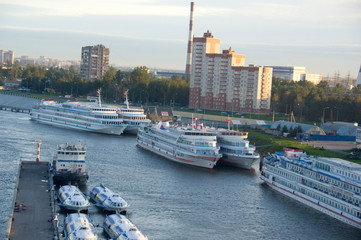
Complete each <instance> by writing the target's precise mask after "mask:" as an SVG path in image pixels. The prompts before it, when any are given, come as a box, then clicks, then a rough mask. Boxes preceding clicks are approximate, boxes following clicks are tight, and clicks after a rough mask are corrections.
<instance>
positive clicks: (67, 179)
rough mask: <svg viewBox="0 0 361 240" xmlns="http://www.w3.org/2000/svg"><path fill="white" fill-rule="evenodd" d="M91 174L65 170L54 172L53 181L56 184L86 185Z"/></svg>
mask: <svg viewBox="0 0 361 240" xmlns="http://www.w3.org/2000/svg"><path fill="white" fill-rule="evenodd" d="M88 178H89V176H88V174H87V173H80V174H79V173H65V172H54V173H53V181H54V184H55V185H60V186H62V185H67V184H69V183H70V184H72V185H85V184H86V182H87V180H88Z"/></svg>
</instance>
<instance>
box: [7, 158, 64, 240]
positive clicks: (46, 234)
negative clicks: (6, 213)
mask: <svg viewBox="0 0 361 240" xmlns="http://www.w3.org/2000/svg"><path fill="white" fill-rule="evenodd" d="M51 186H52V183H51V180H50V179H49V163H48V162H39V163H36V162H35V161H32V162H31V161H21V162H20V169H19V173H18V180H17V184H16V189H15V196H14V201H13V206H12V213H11V214H10V219H9V224H8V236H7V238H6V239H9V240H10V239H11V240H23V239H38V240H42V239H44V240H45V239H46V240H49V239H54V238H57V237H56V231H55V228H54V225H55V224H56V223H54V221H53V220H52V219H53V216H54V215H53V209H54V208H53V206H54V201H53V195H52V190H51Z"/></svg>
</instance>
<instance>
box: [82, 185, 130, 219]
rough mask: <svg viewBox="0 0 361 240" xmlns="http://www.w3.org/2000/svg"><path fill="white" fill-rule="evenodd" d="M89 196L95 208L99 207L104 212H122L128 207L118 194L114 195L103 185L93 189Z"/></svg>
mask: <svg viewBox="0 0 361 240" xmlns="http://www.w3.org/2000/svg"><path fill="white" fill-rule="evenodd" d="M89 195H90V198H91V199H92V200H93V201H94V202H95V205H96V206H98V207H101V208H103V209H104V210H106V211H119V212H122V211H125V210H126V209H127V207H128V203H127V202H126V201H125V200H124V199H123V198H122V197H121V196H120V195H119V194H117V193H114V192H113V191H112V190H110V189H109V188H107V187H105V186H104V185H103V184H100V185H99V186H96V187H94V188H93V189H92V190H91V191H90V194H89Z"/></svg>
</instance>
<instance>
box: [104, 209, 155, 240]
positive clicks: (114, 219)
mask: <svg viewBox="0 0 361 240" xmlns="http://www.w3.org/2000/svg"><path fill="white" fill-rule="evenodd" d="M103 227H104V231H105V232H106V233H107V234H108V235H109V237H110V238H111V239H116V240H148V238H147V237H146V236H145V235H144V234H143V233H142V232H141V231H140V230H139V229H138V228H137V226H136V225H135V224H134V223H133V222H132V221H130V220H129V218H127V217H126V216H124V215H120V214H118V213H117V214H113V215H109V216H107V217H106V218H105V220H104V224H103Z"/></svg>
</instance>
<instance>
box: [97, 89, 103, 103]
mask: <svg viewBox="0 0 361 240" xmlns="http://www.w3.org/2000/svg"><path fill="white" fill-rule="evenodd" d="M101 91H102V89H101V88H99V89H98V90H97V93H98V104H99V107H102V100H101V98H100V92H101Z"/></svg>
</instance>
